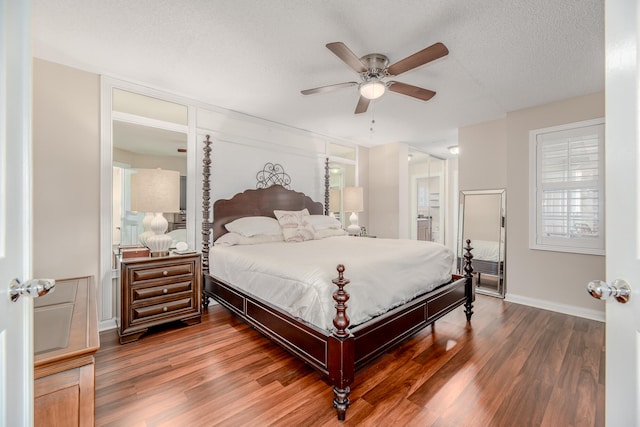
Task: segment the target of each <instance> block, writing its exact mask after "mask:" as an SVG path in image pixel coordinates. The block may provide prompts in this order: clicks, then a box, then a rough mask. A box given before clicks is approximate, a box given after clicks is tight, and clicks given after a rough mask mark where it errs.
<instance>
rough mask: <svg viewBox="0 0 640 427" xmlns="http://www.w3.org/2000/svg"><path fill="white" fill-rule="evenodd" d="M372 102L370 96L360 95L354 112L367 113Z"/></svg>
mask: <svg viewBox="0 0 640 427" xmlns="http://www.w3.org/2000/svg"><path fill="white" fill-rule="evenodd" d="M370 102H371V100H370V99H369V98H365V97H364V96H362V95H360V99H358V105H356V111H355V112H354V113H355V114H362V113H366V112H367V108H369V103H370Z"/></svg>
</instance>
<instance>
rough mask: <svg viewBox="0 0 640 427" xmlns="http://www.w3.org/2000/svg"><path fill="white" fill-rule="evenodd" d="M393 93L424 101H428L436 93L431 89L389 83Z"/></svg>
mask: <svg viewBox="0 0 640 427" xmlns="http://www.w3.org/2000/svg"><path fill="white" fill-rule="evenodd" d="M388 89H389V90H390V91H391V92H395V93H400V94H402V95H407V96H411V97H413V98H417V99H420V100H422V101H428V100H430V99H431V98H433V97H434V96H435V94H436V93H435V92H434V91H432V90H429V89H423V88H421V87H418V86H413V85H408V84H406V83H400V82H394V81H391V82H389V88H388Z"/></svg>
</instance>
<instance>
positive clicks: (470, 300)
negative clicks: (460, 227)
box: [462, 239, 475, 321]
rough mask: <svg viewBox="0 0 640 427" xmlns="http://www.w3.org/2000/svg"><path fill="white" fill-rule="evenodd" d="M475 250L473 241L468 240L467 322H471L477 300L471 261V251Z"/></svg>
mask: <svg viewBox="0 0 640 427" xmlns="http://www.w3.org/2000/svg"><path fill="white" fill-rule="evenodd" d="M472 250H473V248H472V247H471V240H470V239H467V246H465V247H464V255H463V256H462V257H463V258H464V277H465V278H466V283H465V287H466V288H467V289H466V294H467V301H466V302H465V303H464V312H465V314H466V315H467V321H470V320H471V315H472V314H473V301H474V300H475V289H474V287H473V266H472V265H471V260H472V259H473V254H472V253H471V251H472Z"/></svg>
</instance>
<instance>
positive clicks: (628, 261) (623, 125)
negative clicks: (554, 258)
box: [605, 0, 640, 427]
mask: <svg viewBox="0 0 640 427" xmlns="http://www.w3.org/2000/svg"><path fill="white" fill-rule="evenodd" d="M638 3H639V1H638V0H606V3H605V16H606V18H605V39H606V143H605V146H606V149H605V150H606V214H607V218H606V233H607V235H606V236H607V237H606V239H607V243H606V250H607V261H606V269H607V273H606V274H607V282H608V283H609V284H611V283H612V282H613V281H614V280H616V279H624V280H625V281H627V282H628V283H629V285H630V286H631V288H632V289H633V292H632V294H631V299H630V301H629V302H628V303H627V304H621V303H619V302H616V300H615V299H612V298H610V299H609V300H608V301H607V302H606V322H607V323H606V406H605V408H606V423H607V425H608V426H611V427H616V426H640V414H639V412H638V411H640V391H639V386H640V195H639V194H638V192H639V191H640V183H639V180H640V176H639V174H640V168H639V167H638V161H640V139H639V136H640V135H639V132H638V126H639V125H640V120H639V119H638V114H639V113H640V109H639V108H638V102H640V99H639V96H640V94H639V92H638V89H639V88H640V86H639V84H638V71H639V70H638V64H637V61H638V59H639V56H638V37H639V36H640V32H639V31H638V20H639V15H638V14H639V12H640V7H639V6H638Z"/></svg>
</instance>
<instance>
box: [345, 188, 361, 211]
mask: <svg viewBox="0 0 640 427" xmlns="http://www.w3.org/2000/svg"><path fill="white" fill-rule="evenodd" d="M342 197H343V204H344V205H343V206H344V210H345V212H362V211H363V210H364V201H363V191H362V187H345V188H344V190H342Z"/></svg>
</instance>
